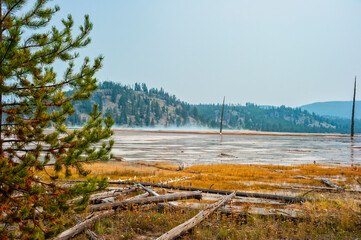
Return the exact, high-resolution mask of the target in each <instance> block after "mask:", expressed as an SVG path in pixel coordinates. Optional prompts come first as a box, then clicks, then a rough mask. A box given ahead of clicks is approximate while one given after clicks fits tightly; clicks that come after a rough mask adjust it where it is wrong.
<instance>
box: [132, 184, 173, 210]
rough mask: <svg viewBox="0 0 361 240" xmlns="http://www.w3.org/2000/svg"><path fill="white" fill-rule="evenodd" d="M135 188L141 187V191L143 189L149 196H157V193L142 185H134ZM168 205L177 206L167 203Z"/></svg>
mask: <svg viewBox="0 0 361 240" xmlns="http://www.w3.org/2000/svg"><path fill="white" fill-rule="evenodd" d="M136 186H139V187H141V188H142V189H144V190H145V191H147V192H148V193H149V194H151V195H153V196H159V194H158V193H156V192H154V191H153V190H151V189H149V188H146V187H144V186H143V185H142V184H136ZM168 204H169V205H171V206H173V207H175V206H177V204H175V203H171V202H170V203H168Z"/></svg>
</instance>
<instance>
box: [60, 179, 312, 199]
mask: <svg viewBox="0 0 361 240" xmlns="http://www.w3.org/2000/svg"><path fill="white" fill-rule="evenodd" d="M59 181H71V182H83V180H59ZM108 183H109V184H125V185H134V184H142V185H143V186H148V187H158V188H166V189H176V190H183V191H200V192H204V193H214V194H221V195H229V194H231V193H232V191H225V190H215V189H205V188H195V187H182V186H172V185H164V184H159V183H147V182H119V181H108ZM237 197H254V198H264V199H274V200H280V201H284V202H287V203H300V202H305V201H311V199H310V198H305V197H291V196H281V195H274V194H265V193H252V192H237Z"/></svg>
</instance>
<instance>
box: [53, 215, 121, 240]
mask: <svg viewBox="0 0 361 240" xmlns="http://www.w3.org/2000/svg"><path fill="white" fill-rule="evenodd" d="M114 212H115V211H114V210H109V211H102V212H99V213H96V214H94V216H93V217H91V218H89V219H87V220H85V221H83V222H81V223H79V224H77V225H75V226H74V227H72V228H70V229H68V230H66V231H64V232H62V233H60V234H59V235H58V236H57V237H55V238H54V240H67V239H70V238H72V237H74V236H75V235H77V234H79V233H81V232H82V231H83V230H84V229H85V228H89V227H91V226H92V225H93V224H94V223H95V222H96V221H97V220H99V219H101V218H103V217H105V216H108V215H112V214H114Z"/></svg>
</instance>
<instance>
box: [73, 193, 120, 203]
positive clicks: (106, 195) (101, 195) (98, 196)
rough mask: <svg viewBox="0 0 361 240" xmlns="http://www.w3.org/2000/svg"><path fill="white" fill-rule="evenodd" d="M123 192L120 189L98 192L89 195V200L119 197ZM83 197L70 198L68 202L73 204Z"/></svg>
mask: <svg viewBox="0 0 361 240" xmlns="http://www.w3.org/2000/svg"><path fill="white" fill-rule="evenodd" d="M122 193H123V192H119V191H111V192H102V193H96V194H93V195H91V196H90V197H89V202H92V201H97V200H101V199H104V198H110V197H117V196H120V195H122ZM82 198H83V197H77V198H74V199H72V200H69V201H68V202H67V203H68V204H72V203H75V202H76V201H79V200H81V199H82Z"/></svg>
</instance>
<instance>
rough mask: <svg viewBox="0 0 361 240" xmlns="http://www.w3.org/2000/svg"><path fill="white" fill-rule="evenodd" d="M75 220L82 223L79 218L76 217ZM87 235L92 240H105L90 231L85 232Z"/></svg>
mask: <svg viewBox="0 0 361 240" xmlns="http://www.w3.org/2000/svg"><path fill="white" fill-rule="evenodd" d="M74 218H75V220H76V221H77V223H81V222H82V220H80V219H79V218H78V217H77V216H75V217H74ZM85 234H86V235H87V236H88V238H89V239H90V240H103V238H100V237H98V235H97V234H96V233H95V232H93V231H92V230H90V229H87V230H85Z"/></svg>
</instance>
